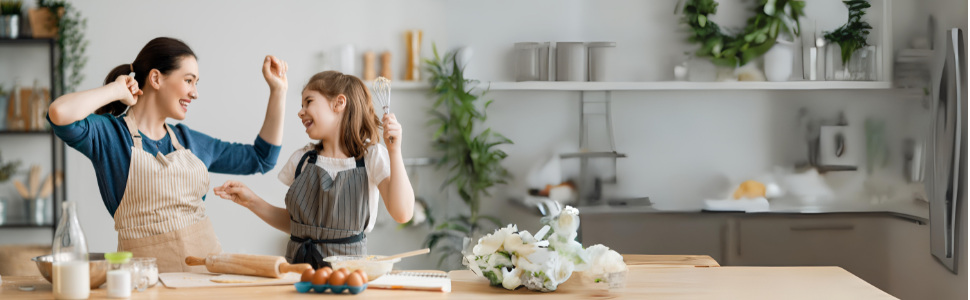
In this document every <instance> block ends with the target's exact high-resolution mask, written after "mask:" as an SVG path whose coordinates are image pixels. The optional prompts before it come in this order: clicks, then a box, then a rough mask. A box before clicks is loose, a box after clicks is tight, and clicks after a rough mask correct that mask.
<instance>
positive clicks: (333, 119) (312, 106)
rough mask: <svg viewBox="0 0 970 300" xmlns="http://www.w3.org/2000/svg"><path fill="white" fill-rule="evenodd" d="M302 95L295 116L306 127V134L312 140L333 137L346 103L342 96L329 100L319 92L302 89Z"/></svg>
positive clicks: (336, 131) (337, 129)
mask: <svg viewBox="0 0 970 300" xmlns="http://www.w3.org/2000/svg"><path fill="white" fill-rule="evenodd" d="M302 97H303V100H302V105H301V107H302V108H301V109H300V112H299V113H297V116H298V117H300V122H301V123H303V127H305V128H306V134H307V136H309V137H310V139H314V140H323V139H325V138H333V137H335V136H336V134H337V133H338V132H339V128H340V116H341V114H342V112H343V109H344V107H345V106H346V103H347V102H346V100H345V99H344V96H343V95H339V96H337V99H333V101H331V100H330V99H327V98H325V97H324V96H323V95H322V94H320V92H317V91H313V90H304V91H303V95H302Z"/></svg>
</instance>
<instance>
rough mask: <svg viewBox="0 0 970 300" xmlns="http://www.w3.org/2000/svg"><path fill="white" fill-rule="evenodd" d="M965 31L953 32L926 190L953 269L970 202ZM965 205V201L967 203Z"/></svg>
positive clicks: (937, 253) (944, 259) (938, 244)
mask: <svg viewBox="0 0 970 300" xmlns="http://www.w3.org/2000/svg"><path fill="white" fill-rule="evenodd" d="M966 58H967V56H966V44H965V41H964V38H963V32H962V31H961V30H960V29H957V28H954V29H951V30H948V31H947V43H946V60H945V63H944V66H943V74H942V76H941V77H940V86H939V91H938V92H937V97H936V98H937V101H936V103H935V104H934V105H933V114H934V115H933V123H932V124H933V125H932V126H933V128H932V136H931V138H932V139H933V140H932V143H930V145H932V146H931V147H932V149H928V150H929V154H930V155H929V156H928V157H927V160H928V161H927V163H928V164H927V165H926V166H927V170H926V179H927V181H926V189H927V196H928V197H930V247H931V252H932V253H933V256H934V257H936V259H937V260H939V261H940V263H942V264H943V265H945V266H946V267H947V268H948V269H950V270H951V271H953V272H954V273H956V272H957V270H956V266H957V265H958V263H957V255H956V253H959V252H958V249H957V248H956V247H957V245H958V244H959V240H958V239H959V237H960V236H961V235H963V234H964V233H961V232H958V229H959V227H958V225H959V220H960V219H959V215H958V214H959V213H960V211H961V210H960V208H961V207H962V205H961V203H960V202H961V201H964V202H965V201H966V189H967V186H966V176H967V167H966V162H967V141H966V134H967V115H966V112H967V94H966V93H967V70H966V61H965V60H966ZM963 205H965V204H963Z"/></svg>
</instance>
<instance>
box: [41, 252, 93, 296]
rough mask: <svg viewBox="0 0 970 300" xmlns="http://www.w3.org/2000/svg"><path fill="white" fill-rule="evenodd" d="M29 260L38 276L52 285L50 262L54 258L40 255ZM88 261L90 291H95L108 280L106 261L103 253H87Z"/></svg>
mask: <svg viewBox="0 0 970 300" xmlns="http://www.w3.org/2000/svg"><path fill="white" fill-rule="evenodd" d="M30 260H31V261H33V262H35V263H37V270H38V271H40V275H42V276H44V279H47V282H50V283H53V281H51V275H52V274H51V273H52V271H51V268H52V267H51V262H53V261H54V257H53V256H51V255H41V256H38V257H34V258H31V259H30ZM88 260H89V261H90V266H89V269H88V270H89V272H90V274H91V289H96V288H98V287H100V286H101V285H102V284H104V282H105V281H107V280H108V277H107V274H108V273H107V272H108V261H107V260H104V253H88Z"/></svg>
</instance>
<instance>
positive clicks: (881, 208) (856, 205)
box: [579, 200, 930, 222]
mask: <svg viewBox="0 0 970 300" xmlns="http://www.w3.org/2000/svg"><path fill="white" fill-rule="evenodd" d="M768 202H769V205H770V208H769V209H768V211H765V212H757V213H744V212H740V211H738V212H725V213H738V214H742V213H743V214H785V213H789V214H833V213H889V214H897V215H901V216H904V217H909V218H913V219H920V220H921V221H924V222H925V221H927V220H929V217H930V211H929V203H927V202H926V201H921V200H908V201H907V200H902V201H889V202H885V203H880V204H870V203H865V202H861V201H828V202H820V203H814V204H808V203H800V202H797V201H791V200H769V201H768ZM579 211H580V214H605V213H702V212H710V213H719V212H711V211H706V210H704V206H703V204H699V205H694V206H689V205H684V206H673V205H668V204H659V205H658V204H655V205H653V206H631V207H623V206H605V205H604V206H583V207H580V208H579Z"/></svg>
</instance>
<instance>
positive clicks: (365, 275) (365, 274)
mask: <svg viewBox="0 0 970 300" xmlns="http://www.w3.org/2000/svg"><path fill="white" fill-rule="evenodd" d="M354 273H357V275H360V279H363V280H364V284H367V282H369V281H370V280H369V279H368V278H367V273H366V272H364V269H357V271H354Z"/></svg>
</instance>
